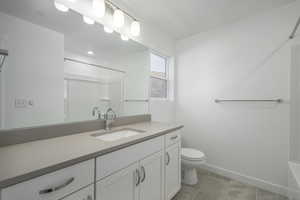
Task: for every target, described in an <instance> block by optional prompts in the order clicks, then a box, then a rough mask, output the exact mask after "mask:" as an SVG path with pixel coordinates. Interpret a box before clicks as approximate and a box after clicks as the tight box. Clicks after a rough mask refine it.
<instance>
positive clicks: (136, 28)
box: [130, 21, 141, 36]
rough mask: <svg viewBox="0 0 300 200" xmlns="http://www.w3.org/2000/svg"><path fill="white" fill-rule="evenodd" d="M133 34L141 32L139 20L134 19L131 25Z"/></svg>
mask: <svg viewBox="0 0 300 200" xmlns="http://www.w3.org/2000/svg"><path fill="white" fill-rule="evenodd" d="M130 31H131V34H132V35H133V36H139V35H140V32H141V25H140V22H138V21H133V22H132V23H131V27H130Z"/></svg>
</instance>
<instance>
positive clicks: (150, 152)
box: [96, 137, 164, 200]
mask: <svg viewBox="0 0 300 200" xmlns="http://www.w3.org/2000/svg"><path fill="white" fill-rule="evenodd" d="M163 149H164V137H157V138H154V139H151V140H148V141H145V142H142V143H139V144H136V145H133V146H130V147H127V148H125V149H122V150H119V151H116V152H112V153H110V154H107V155H104V156H100V157H99V158H97V161H96V163H97V170H96V174H97V179H98V180H99V181H98V182H97V183H96V199H97V200H115V199H122V200H153V199H155V200H163V199H164V194H163V189H164V186H163V184H164V180H163V168H164V158H163Z"/></svg>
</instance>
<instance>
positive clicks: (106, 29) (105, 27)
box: [104, 26, 114, 33]
mask: <svg viewBox="0 0 300 200" xmlns="http://www.w3.org/2000/svg"><path fill="white" fill-rule="evenodd" d="M104 31H105V32H106V33H112V32H114V30H113V29H112V28H109V27H107V26H104Z"/></svg>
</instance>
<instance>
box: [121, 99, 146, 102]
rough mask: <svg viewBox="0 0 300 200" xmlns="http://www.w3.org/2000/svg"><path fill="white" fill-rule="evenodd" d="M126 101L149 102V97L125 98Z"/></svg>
mask: <svg viewBox="0 0 300 200" xmlns="http://www.w3.org/2000/svg"><path fill="white" fill-rule="evenodd" d="M124 101H125V102H149V99H125V100H124Z"/></svg>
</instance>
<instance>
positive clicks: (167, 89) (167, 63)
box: [149, 51, 170, 101]
mask: <svg viewBox="0 0 300 200" xmlns="http://www.w3.org/2000/svg"><path fill="white" fill-rule="evenodd" d="M151 54H154V55H156V56H159V57H161V58H163V59H164V60H165V71H166V72H165V77H164V78H163V77H161V76H155V75H153V74H152V70H151V67H152V66H151ZM152 78H156V79H160V80H164V81H166V97H152V96H151V91H152V83H151V81H152V80H151V79H152ZM169 81H170V79H169V57H168V56H164V55H162V54H160V53H158V52H154V51H150V81H149V82H150V84H149V88H150V89H149V97H150V99H151V100H160V101H168V100H169V89H170V88H169V85H170V83H169Z"/></svg>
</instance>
